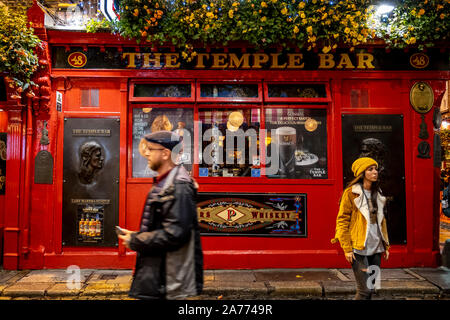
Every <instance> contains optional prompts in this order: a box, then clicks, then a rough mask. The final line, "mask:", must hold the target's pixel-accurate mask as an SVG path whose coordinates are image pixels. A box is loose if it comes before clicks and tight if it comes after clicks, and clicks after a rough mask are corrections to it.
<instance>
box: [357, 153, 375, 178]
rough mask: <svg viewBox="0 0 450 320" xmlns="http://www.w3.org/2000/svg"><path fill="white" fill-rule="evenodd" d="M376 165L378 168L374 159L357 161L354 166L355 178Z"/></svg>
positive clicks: (365, 158) (366, 158)
mask: <svg viewBox="0 0 450 320" xmlns="http://www.w3.org/2000/svg"><path fill="white" fill-rule="evenodd" d="M373 165H376V166H377V168H378V163H377V162H376V161H375V160H373V159H372V158H368V157H364V158H359V159H356V160H355V162H353V164H352V171H353V174H354V175H355V177H357V176H359V175H360V174H362V173H363V172H364V171H366V169H367V168H368V167H370V166H373Z"/></svg>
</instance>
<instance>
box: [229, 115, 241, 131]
mask: <svg viewBox="0 0 450 320" xmlns="http://www.w3.org/2000/svg"><path fill="white" fill-rule="evenodd" d="M228 123H230V125H231V126H233V127H237V128H239V127H240V126H241V125H242V124H243V123H244V116H243V115H242V113H241V112H239V111H234V112H232V113H230V115H229V116H228Z"/></svg>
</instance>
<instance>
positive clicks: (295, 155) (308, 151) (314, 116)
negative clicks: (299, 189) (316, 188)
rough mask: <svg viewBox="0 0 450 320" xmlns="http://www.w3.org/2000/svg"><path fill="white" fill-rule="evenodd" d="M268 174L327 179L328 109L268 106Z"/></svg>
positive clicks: (293, 177) (288, 177)
mask: <svg viewBox="0 0 450 320" xmlns="http://www.w3.org/2000/svg"><path fill="white" fill-rule="evenodd" d="M265 116H266V119H265V120H266V130H267V139H266V145H267V151H266V155H267V158H266V175H267V176H268V177H269V178H281V179H327V178H328V171H327V123H326V120H327V111H326V109H300V108H280V107H278V108H267V109H266V111H265Z"/></svg>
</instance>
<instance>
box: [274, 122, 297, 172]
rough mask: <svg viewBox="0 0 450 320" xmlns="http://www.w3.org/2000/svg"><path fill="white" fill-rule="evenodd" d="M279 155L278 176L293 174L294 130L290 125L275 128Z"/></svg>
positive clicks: (295, 138)
mask: <svg viewBox="0 0 450 320" xmlns="http://www.w3.org/2000/svg"><path fill="white" fill-rule="evenodd" d="M275 137H276V142H277V144H278V153H279V157H280V162H279V164H280V170H279V173H280V176H281V177H282V178H287V177H289V176H291V177H292V176H293V175H294V174H295V149H296V143H297V136H296V130H295V128H292V127H280V128H277V129H276V130H275Z"/></svg>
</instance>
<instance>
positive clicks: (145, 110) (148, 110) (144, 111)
mask: <svg viewBox="0 0 450 320" xmlns="http://www.w3.org/2000/svg"><path fill="white" fill-rule="evenodd" d="M150 111H152V108H142V112H143V113H149V112H150Z"/></svg>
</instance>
